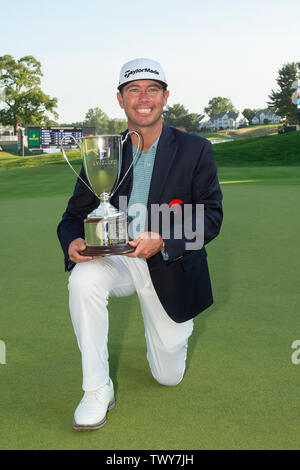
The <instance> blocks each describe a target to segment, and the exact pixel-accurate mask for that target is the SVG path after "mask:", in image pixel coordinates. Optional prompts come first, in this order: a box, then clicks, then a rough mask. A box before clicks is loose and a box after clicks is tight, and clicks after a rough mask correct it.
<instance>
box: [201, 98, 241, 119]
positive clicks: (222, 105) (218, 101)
mask: <svg viewBox="0 0 300 470" xmlns="http://www.w3.org/2000/svg"><path fill="white" fill-rule="evenodd" d="M229 111H233V112H236V109H235V108H234V106H233V104H232V103H231V100H230V99H229V98H224V97H222V96H215V97H214V98H212V99H211V100H209V102H208V106H207V107H206V108H204V112H205V113H206V114H208V115H209V116H213V115H214V114H219V113H226V112H229Z"/></svg>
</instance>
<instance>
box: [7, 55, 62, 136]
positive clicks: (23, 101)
mask: <svg viewBox="0 0 300 470" xmlns="http://www.w3.org/2000/svg"><path fill="white" fill-rule="evenodd" d="M42 76H43V74H42V71H41V64H40V62H39V61H38V60H37V59H35V58H34V57H33V56H31V55H28V56H25V57H21V59H19V60H15V59H14V58H13V57H12V56H11V55H8V54H6V55H4V56H1V57H0V88H2V91H3V96H2V102H3V103H4V106H3V109H1V110H0V122H1V123H2V124H4V125H9V126H13V127H14V133H15V135H16V134H17V131H18V127H19V125H20V124H22V125H23V126H25V125H43V124H46V123H47V122H49V117H48V116H47V113H48V112H49V113H51V114H53V115H54V117H55V118H56V119H57V118H58V114H57V113H56V112H55V108H56V107H57V98H50V96H49V95H46V94H45V93H44V92H43V91H42V90H41V88H40V83H41V77H42Z"/></svg>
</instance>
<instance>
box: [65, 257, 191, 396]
mask: <svg viewBox="0 0 300 470" xmlns="http://www.w3.org/2000/svg"><path fill="white" fill-rule="evenodd" d="M135 292H136V293H137V295H138V297H139V301H140V305H141V311H142V315H143V320H144V326H145V337H146V344H147V359H148V362H149V365H150V369H151V372H152V375H153V377H154V378H155V379H156V380H157V381H158V382H159V383H161V384H163V385H177V384H178V383H179V382H180V381H181V379H182V377H183V375H184V371H185V361H186V354H187V344H188V338H189V336H190V335H191V333H192V331H193V320H188V321H186V322H184V323H176V322H174V321H173V320H172V319H171V318H170V317H169V316H168V315H167V313H166V312H165V310H164V309H163V307H162V305H161V303H160V301H159V299H158V297H157V295H156V292H155V289H154V287H153V284H152V281H151V278H150V274H149V270H148V266H147V263H146V260H145V259H143V258H128V257H126V256H109V257H103V258H98V259H95V260H92V261H88V262H85V263H79V264H76V266H75V267H74V269H73V271H72V273H71V275H70V278H69V304H70V313H71V319H72V323H73V327H74V331H75V334H76V337H77V341H78V346H79V349H80V351H81V358H82V375H83V383H82V388H83V390H85V391H91V390H95V389H97V388H99V387H101V386H103V385H104V384H105V383H107V382H108V380H109V363H108V348H107V339H108V324H109V321H108V311H107V303H108V297H109V296H111V297H127V296H129V295H132V294H133V293H135Z"/></svg>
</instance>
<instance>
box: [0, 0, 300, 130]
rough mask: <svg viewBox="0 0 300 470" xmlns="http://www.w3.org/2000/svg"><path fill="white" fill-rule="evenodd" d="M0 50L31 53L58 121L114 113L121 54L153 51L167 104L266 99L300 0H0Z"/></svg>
mask: <svg viewBox="0 0 300 470" xmlns="http://www.w3.org/2000/svg"><path fill="white" fill-rule="evenodd" d="M0 17H1V22H0V25H1V27H0V55H4V54H11V55H13V56H14V57H15V58H16V59H18V58H20V57H22V56H24V55H28V54H30V55H33V56H35V57H36V58H37V59H38V60H39V61H40V62H41V64H42V71H43V74H44V77H43V79H42V89H43V91H45V92H46V93H48V94H49V95H50V96H52V97H53V96H56V97H57V98H58V112H59V121H60V122H72V121H80V120H82V119H84V116H85V113H86V112H87V110H88V109H89V108H91V107H96V106H99V107H100V108H101V109H102V110H103V111H104V112H106V113H107V114H108V115H109V117H111V118H113V117H124V115H123V111H122V110H121V109H120V108H119V105H118V103H117V100H116V97H115V95H116V87H117V83H118V77H119V71H120V68H121V66H122V64H123V63H124V62H126V61H128V60H131V59H133V58H135V57H151V58H153V59H155V60H158V61H159V62H160V63H161V64H162V66H163V68H164V70H165V73H166V77H167V81H168V84H169V89H170V98H169V104H170V105H173V104H175V103H181V104H183V105H184V106H185V107H186V108H187V109H188V110H189V112H196V113H202V112H203V108H204V107H205V106H206V105H207V103H208V101H209V100H210V99H211V98H212V97H214V96H225V97H227V98H230V99H231V100H232V102H233V104H234V106H235V107H236V108H237V109H239V110H242V109H244V108H246V107H249V108H261V107H265V106H266V101H267V100H268V94H269V93H270V91H271V89H272V88H276V81H275V79H276V77H277V72H278V70H279V68H281V67H282V65H283V64H285V63H287V62H294V61H300V40H299V38H300V35H299V21H300V0H284V1H279V0H260V1H259V0H251V1H248V0H246V1H245V0H240V1H238V0H226V1H224V0H222V1H221V0H214V1H211V2H209V1H208V0H205V1H202V0H198V1H197V0H185V1H178V0H172V1H171V0H163V1H162V0H160V1H158V0H149V1H144V0H140V1H137V0H127V1H126V0H123V1H120V0H114V1H112V2H108V1H105V2H104V1H101V0H98V1H96V0H86V1H83V0H80V1H79V0H72V1H69V0H60V1H58V0H51V1H47V2H46V1H45V2H41V0H39V1H37V0H25V1H24V0H22V1H21V0H14V1H13V2H12V1H11V2H9V3H8V2H7V0H5V1H3V0H0Z"/></svg>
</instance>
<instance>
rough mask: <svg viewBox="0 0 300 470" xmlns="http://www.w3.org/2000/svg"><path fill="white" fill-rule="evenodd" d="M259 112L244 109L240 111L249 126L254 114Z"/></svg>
mask: <svg viewBox="0 0 300 470" xmlns="http://www.w3.org/2000/svg"><path fill="white" fill-rule="evenodd" d="M258 111H259V109H251V108H245V109H244V110H243V111H242V114H243V115H244V116H245V118H247V119H248V121H249V124H251V122H252V119H253V118H254V116H255V114H256V113H257V112H258Z"/></svg>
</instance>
